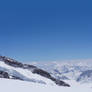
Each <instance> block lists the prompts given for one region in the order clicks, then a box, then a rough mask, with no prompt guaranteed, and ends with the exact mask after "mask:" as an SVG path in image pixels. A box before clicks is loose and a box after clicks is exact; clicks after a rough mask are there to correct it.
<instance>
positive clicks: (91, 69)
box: [32, 60, 92, 83]
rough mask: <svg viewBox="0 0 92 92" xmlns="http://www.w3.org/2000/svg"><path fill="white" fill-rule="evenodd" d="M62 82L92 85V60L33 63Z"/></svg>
mask: <svg viewBox="0 0 92 92" xmlns="http://www.w3.org/2000/svg"><path fill="white" fill-rule="evenodd" d="M32 64H33V65H36V66H38V67H40V68H42V69H44V70H46V71H48V72H49V73H50V74H51V75H52V76H53V77H55V78H57V79H60V80H75V81H77V82H82V83H87V82H91V83H92V60H87V61H76V62H73V61H67V62H49V63H47V62H46V63H45V62H38V63H37V62H36V63H34V62H33V63H32Z"/></svg>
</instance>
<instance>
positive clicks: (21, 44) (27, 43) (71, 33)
mask: <svg viewBox="0 0 92 92" xmlns="http://www.w3.org/2000/svg"><path fill="white" fill-rule="evenodd" d="M0 54H1V55H6V56H9V57H12V58H15V59H17V60H21V61H55V60H68V59H91V58H92V5H91V1H89V0H61V1H58V0H46V1H44V0H37V1H36V0H34V1H28V0H25V1H23V0H22V1H20V0H18V1H17V0H16V1H9V0H8V1H0Z"/></svg>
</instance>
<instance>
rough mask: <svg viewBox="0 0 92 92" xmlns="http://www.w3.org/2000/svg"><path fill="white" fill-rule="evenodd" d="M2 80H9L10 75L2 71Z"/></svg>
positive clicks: (0, 75)
mask: <svg viewBox="0 0 92 92" xmlns="http://www.w3.org/2000/svg"><path fill="white" fill-rule="evenodd" d="M0 78H7V79H9V75H8V73H7V72H4V71H0Z"/></svg>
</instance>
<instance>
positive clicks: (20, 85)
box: [0, 79, 92, 92]
mask: <svg viewBox="0 0 92 92" xmlns="http://www.w3.org/2000/svg"><path fill="white" fill-rule="evenodd" d="M71 85H72V86H71V87H59V86H51V85H44V84H38V83H32V82H25V81H19V80H8V79H0V92H92V88H91V87H92V85H89V86H88V85H86V84H85V85H80V84H78V83H76V82H75V81H71Z"/></svg>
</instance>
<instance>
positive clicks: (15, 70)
mask: <svg viewBox="0 0 92 92" xmlns="http://www.w3.org/2000/svg"><path fill="white" fill-rule="evenodd" d="M0 78H7V79H15V80H16V79H17V80H22V81H28V82H35V83H40V84H47V85H59V86H67V87H69V86H70V85H69V84H67V83H65V82H63V81H62V80H59V79H57V78H54V77H53V76H51V75H50V74H49V73H48V72H47V71H45V70H42V69H40V68H37V67H36V66H34V65H29V64H23V63H20V62H18V61H16V60H14V59H11V58H8V57H5V56H0Z"/></svg>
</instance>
